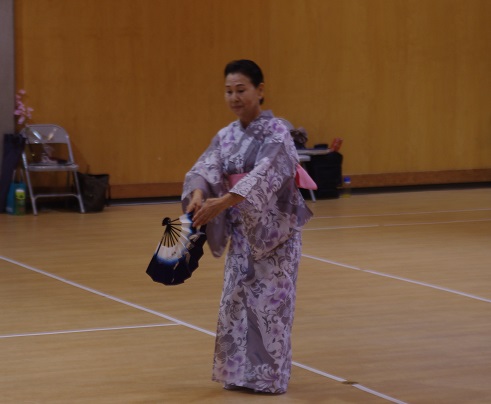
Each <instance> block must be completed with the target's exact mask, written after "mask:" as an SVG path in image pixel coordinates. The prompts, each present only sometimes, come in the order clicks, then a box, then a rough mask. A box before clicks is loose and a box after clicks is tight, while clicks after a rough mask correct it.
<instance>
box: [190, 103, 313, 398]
mask: <svg viewBox="0 0 491 404" xmlns="http://www.w3.org/2000/svg"><path fill="white" fill-rule="evenodd" d="M297 163H298V155H297V152H296V149H295V146H294V142H293V139H292V137H291V135H290V132H289V130H288V129H287V128H286V126H285V125H284V124H283V123H282V122H281V121H280V120H278V119H276V118H274V116H273V114H272V113H271V112H270V111H264V112H262V113H261V115H260V116H259V117H258V118H256V119H255V120H254V121H252V122H251V123H250V124H249V126H248V127H247V128H246V129H244V128H243V127H242V125H241V124H240V122H239V121H235V122H232V123H231V124H230V125H228V126H227V127H225V128H223V129H222V130H220V131H219V132H218V134H217V135H216V136H215V137H214V138H213V140H212V142H211V144H210V146H209V147H208V149H207V150H206V151H205V152H204V153H203V154H202V155H201V157H200V158H199V159H198V161H197V162H196V164H195V165H194V166H193V167H192V169H191V170H190V171H189V172H188V173H187V174H186V178H185V182H184V189H183V195H182V200H183V208H184V209H185V208H186V206H187V204H188V203H189V200H190V196H191V193H192V191H193V190H194V189H197V188H199V189H201V190H202V191H203V194H204V197H205V198H208V197H220V196H222V195H224V194H226V193H227V192H229V191H230V192H232V193H235V194H238V195H241V196H243V197H244V198H245V199H244V200H243V201H242V202H240V203H239V204H237V205H235V206H233V207H232V208H229V209H227V210H226V211H225V212H222V214H221V215H219V216H218V217H217V218H215V219H214V220H213V221H211V222H210V223H208V225H207V230H206V233H207V237H208V244H209V246H210V249H211V251H212V253H213V255H214V256H217V257H219V256H221V255H222V253H223V252H224V250H225V248H226V246H227V243H228V242H229V241H230V244H229V250H228V255H227V258H226V262H225V272H224V284H223V292H222V297H221V302H220V310H219V316H218V327H217V335H216V344H215V356H214V363H213V377H212V378H213V380H214V381H217V382H221V383H224V385H225V387H230V386H237V387H246V388H249V389H253V390H255V391H261V392H266V393H284V392H286V389H287V386H288V382H289V379H290V373H291V364H292V354H291V340H290V337H291V331H292V324H293V316H294V309H295V296H296V280H297V272H298V265H299V261H300V256H301V247H302V239H301V228H302V226H303V225H304V224H305V223H306V222H307V221H308V220H309V219H310V218H311V216H312V212H311V211H310V209H309V208H308V207H307V206H306V204H305V201H304V199H303V197H302V195H301V194H300V192H299V190H298V188H297V186H296V185H295V167H296V164H297ZM243 173H248V174H247V175H246V176H244V177H243V178H242V179H240V180H239V181H238V182H237V183H236V184H235V185H234V186H233V187H232V188H231V189H230V188H229V181H228V176H229V175H232V174H243Z"/></svg>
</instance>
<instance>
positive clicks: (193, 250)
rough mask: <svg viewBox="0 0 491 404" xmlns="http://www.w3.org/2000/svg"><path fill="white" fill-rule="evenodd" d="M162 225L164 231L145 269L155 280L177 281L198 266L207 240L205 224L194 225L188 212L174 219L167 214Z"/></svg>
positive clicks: (160, 281) (181, 281)
mask: <svg viewBox="0 0 491 404" xmlns="http://www.w3.org/2000/svg"><path fill="white" fill-rule="evenodd" d="M162 226H164V227H165V229H164V234H163V235H162V239H161V240H160V243H159V244H158V246H157V249H156V251H155V253H154V254H153V257H152V259H151V261H150V264H149V265H148V268H147V271H146V272H147V274H148V275H149V276H150V277H151V278H152V279H153V280H154V281H155V282H158V283H163V284H164V285H179V284H181V283H183V282H184V281H185V280H186V279H188V278H190V277H191V275H192V273H193V271H194V270H195V269H196V268H198V261H199V259H200V258H201V257H202V256H203V245H204V243H205V241H206V233H205V230H206V229H205V227H206V226H202V227H200V229H199V230H198V229H196V227H194V226H193V220H192V214H190V213H186V214H184V215H181V216H180V217H179V218H178V219H174V220H171V219H170V218H169V217H166V218H164V220H162Z"/></svg>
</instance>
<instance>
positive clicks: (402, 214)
mask: <svg viewBox="0 0 491 404" xmlns="http://www.w3.org/2000/svg"><path fill="white" fill-rule="evenodd" d="M487 211H491V208H478V209H452V210H435V211H423V212H400V213H374V214H360V215H346V216H343V215H335V216H314V217H313V218H312V220H314V219H339V218H349V217H384V216H411V215H412V216H415V215H416V216H417V215H435V214H440V213H442V214H443V213H463V212H487Z"/></svg>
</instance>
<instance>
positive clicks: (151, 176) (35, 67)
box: [15, 0, 491, 197]
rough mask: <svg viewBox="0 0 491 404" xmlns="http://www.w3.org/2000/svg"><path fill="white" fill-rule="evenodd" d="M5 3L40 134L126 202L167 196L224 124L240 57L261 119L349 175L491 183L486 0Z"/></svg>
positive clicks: (490, 17) (489, 9)
mask: <svg viewBox="0 0 491 404" xmlns="http://www.w3.org/2000/svg"><path fill="white" fill-rule="evenodd" d="M15 4H16V10H15V12H16V52H17V55H16V74H17V87H18V88H25V89H26V90H27V92H28V99H27V100H28V103H29V104H30V105H31V106H32V107H33V108H34V109H35V112H34V118H35V121H36V122H37V123H46V122H54V123H58V124H60V125H62V126H64V127H66V128H67V130H68V131H69V132H70V133H71V136H72V140H73V142H74V145H75V149H76V152H77V157H78V159H79V161H81V162H82V163H83V166H84V169H85V167H86V166H90V170H91V171H92V172H108V173H110V174H111V182H112V183H113V185H116V189H117V186H120V187H121V188H120V189H123V187H126V188H124V189H127V190H128V189H131V191H128V192H129V194H128V192H127V193H126V194H125V193H124V192H123V191H122V193H121V196H135V197H136V196H157V195H155V194H158V191H155V190H158V187H159V186H158V185H154V186H148V184H163V185H162V195H166V194H167V192H171V193H175V189H177V188H178V187H179V186H178V184H179V183H180V182H181V181H182V179H183V175H184V173H185V172H186V171H187V169H189V167H190V164H191V163H192V162H193V161H194V160H195V159H196V157H197V156H198V155H199V154H200V153H201V151H202V150H203V149H204V148H205V147H206V146H207V145H208V143H209V141H210V139H211V137H212V136H213V135H214V134H215V133H216V131H217V130H218V129H219V128H221V127H222V126H224V125H225V124H226V123H228V122H229V121H230V120H232V119H233V118H234V117H233V115H232V114H231V113H230V112H229V111H227V109H226V107H225V105H224V102H223V77H222V71H223V67H224V64H225V63H226V62H228V61H229V60H231V59H235V58H242V57H246V58H252V59H255V60H256V61H258V63H259V64H260V65H261V66H262V67H263V69H264V71H265V74H266V85H267V93H266V104H265V107H266V108H271V109H273V111H274V112H275V113H276V114H277V115H279V116H285V117H287V118H288V119H290V120H291V121H292V122H293V123H294V124H295V125H296V126H303V127H305V128H306V130H307V132H308V133H309V138H310V140H309V143H310V144H311V145H313V144H314V143H321V142H330V141H331V140H332V138H333V137H335V136H341V137H343V138H344V140H345V143H344V145H343V149H342V150H341V151H342V152H343V154H344V156H345V164H344V171H345V172H346V173H350V174H353V175H355V176H356V175H359V176H360V178H362V177H361V176H362V175H373V174H390V173H405V172H406V173H411V172H419V173H422V172H428V171H430V172H432V171H452V170H475V169H489V168H491V157H490V156H491V112H490V111H491V91H490V90H491V79H490V74H489V72H490V71H491V45H490V44H491V2H489V1H487V0H432V1H426V0H369V1H368V0H247V1H245V0H235V1H233V2H231V1H228V0H202V1H198V0H181V1H174V0H139V1H134V0H68V1H67V0H17V1H16V3H15ZM418 178H419V177H418ZM138 184H141V185H142V187H141V188H140V189H141V194H140V195H138V191H137V190H138V189H139V188H138ZM165 184H171V185H169V186H168V187H167V191H166V186H165ZM355 185H356V184H355ZM176 187H177V188H176ZM149 189H152V190H153V191H152V192H151V195H150V194H149V192H148V190H149ZM115 196H118V193H117V192H115Z"/></svg>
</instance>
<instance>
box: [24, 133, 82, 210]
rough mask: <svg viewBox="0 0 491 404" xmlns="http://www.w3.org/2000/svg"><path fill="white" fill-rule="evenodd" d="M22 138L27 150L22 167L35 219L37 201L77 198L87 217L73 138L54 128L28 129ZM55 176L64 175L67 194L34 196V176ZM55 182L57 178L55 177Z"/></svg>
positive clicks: (39, 194)
mask: <svg viewBox="0 0 491 404" xmlns="http://www.w3.org/2000/svg"><path fill="white" fill-rule="evenodd" d="M21 134H22V135H23V136H24V137H25V138H26V147H25V149H24V152H23V153H22V165H23V168H24V173H25V176H26V181H27V188H28V190H29V197H30V199H31V204H32V210H33V213H34V215H37V214H38V210H37V199H38V198H62V197H74V198H76V199H77V200H78V203H79V205H80V212H81V213H85V209H84V204H83V200H82V194H81V192H80V185H79V183H78V178H77V171H78V165H77V164H76V163H75V160H74V158H73V152H72V146H71V144H70V138H69V136H68V134H67V133H66V131H65V129H63V128H62V127H60V126H58V125H51V124H49V125H28V126H26V127H25V128H24V129H23V130H22V131H21ZM55 155H56V157H55ZM55 172H65V173H66V174H67V175H66V190H65V192H57V191H59V189H57V190H56V191H54V192H51V193H48V192H45V193H42V192H40V193H37V192H35V191H36V187H34V186H33V183H32V178H31V173H55ZM52 176H53V175H52ZM53 178H55V177H54V176H53ZM51 185H53V184H51ZM54 185H58V184H54ZM50 189H51V188H50Z"/></svg>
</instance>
